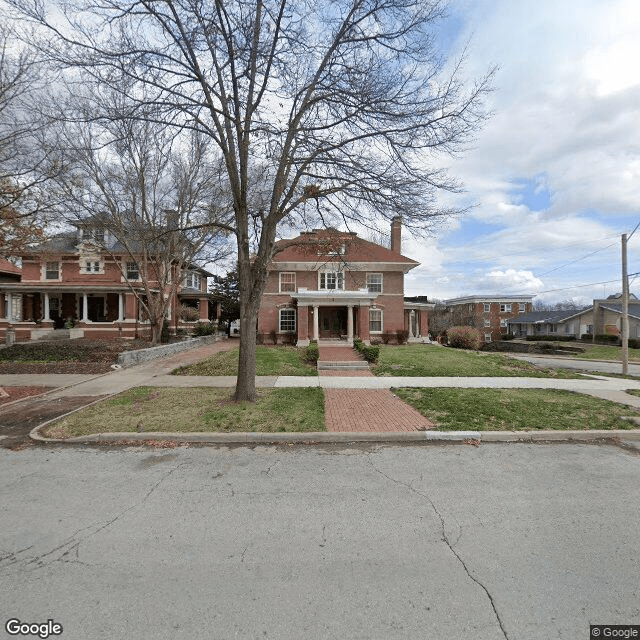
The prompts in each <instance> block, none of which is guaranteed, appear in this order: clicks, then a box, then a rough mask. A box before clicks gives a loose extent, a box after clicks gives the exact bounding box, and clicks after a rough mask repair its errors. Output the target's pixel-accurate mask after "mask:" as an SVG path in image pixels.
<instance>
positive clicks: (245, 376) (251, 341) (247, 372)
mask: <svg viewBox="0 0 640 640" xmlns="http://www.w3.org/2000/svg"><path fill="white" fill-rule="evenodd" d="M257 320H258V307H256V306H255V305H252V304H241V308H240V357H239V359H238V382H237V383H236V392H235V394H234V395H233V399H234V400H235V401H236V402H239V401H241V400H248V401H249V402H255V401H256V399H257V393H256V331H257V328H256V324H257Z"/></svg>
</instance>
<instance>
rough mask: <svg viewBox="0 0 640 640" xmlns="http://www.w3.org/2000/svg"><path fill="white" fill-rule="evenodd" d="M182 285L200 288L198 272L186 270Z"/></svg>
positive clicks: (188, 287) (189, 287)
mask: <svg viewBox="0 0 640 640" xmlns="http://www.w3.org/2000/svg"><path fill="white" fill-rule="evenodd" d="M184 286H185V287H186V288H187V289H197V290H198V291H199V290H200V274H199V273H194V272H193V271H189V272H187V275H186V277H185V279H184Z"/></svg>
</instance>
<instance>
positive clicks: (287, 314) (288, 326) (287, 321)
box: [280, 309, 296, 333]
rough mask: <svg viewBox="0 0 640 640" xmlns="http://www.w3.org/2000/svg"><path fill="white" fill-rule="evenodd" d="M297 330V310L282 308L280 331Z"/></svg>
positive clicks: (290, 331)
mask: <svg viewBox="0 0 640 640" xmlns="http://www.w3.org/2000/svg"><path fill="white" fill-rule="evenodd" d="M295 330H296V310H295V309H280V333H294V332H295Z"/></svg>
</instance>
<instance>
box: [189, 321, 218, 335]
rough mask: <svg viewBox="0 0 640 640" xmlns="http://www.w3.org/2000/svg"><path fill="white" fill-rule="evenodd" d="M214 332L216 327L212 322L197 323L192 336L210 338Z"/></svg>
mask: <svg viewBox="0 0 640 640" xmlns="http://www.w3.org/2000/svg"><path fill="white" fill-rule="evenodd" d="M215 332H216V325H215V324H213V322H198V324H197V325H196V326H195V327H194V328H193V332H192V333H193V335H194V336H211V335H213V334H214V333H215Z"/></svg>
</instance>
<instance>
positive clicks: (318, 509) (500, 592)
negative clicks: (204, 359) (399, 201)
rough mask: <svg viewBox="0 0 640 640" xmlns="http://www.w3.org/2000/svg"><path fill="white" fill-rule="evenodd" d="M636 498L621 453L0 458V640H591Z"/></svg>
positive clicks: (623, 571)
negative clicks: (13, 625) (24, 637)
mask: <svg viewBox="0 0 640 640" xmlns="http://www.w3.org/2000/svg"><path fill="white" fill-rule="evenodd" d="M639 502H640V455H638V454H637V453H634V452H632V451H626V450H624V449H622V448H619V447H615V446H596V445H576V444H573V445H570V444H557V445H527V444H518V445H498V444H494V445H485V444H483V445H481V446H479V447H475V446H471V445H439V446H414V447H406V446H398V447H382V446H375V447H374V446H370V447H366V446H361V447H357V446H350V447H336V446H333V447H328V446H327V447H324V448H321V447H274V446H268V447H256V448H248V447H239V448H225V447H222V448H213V447H210V448H178V449H173V450H162V451H153V450H150V449H145V448H121V447H119V448H108V447H95V448H90V447H55V448H54V447H42V446H39V447H28V448H25V449H23V450H19V451H10V450H6V449H0V514H1V515H0V517H1V520H2V526H1V527H0V558H1V560H0V583H1V584H2V589H1V590H0V612H1V613H2V617H3V620H2V626H3V633H4V636H2V637H16V636H9V634H8V633H7V632H6V631H4V624H5V622H6V620H9V619H10V618H14V619H18V620H20V621H21V622H28V623H36V622H46V621H47V620H48V619H51V620H53V621H54V622H55V623H58V624H60V625H62V627H63V633H62V635H61V636H59V637H61V638H62V639H63V640H81V639H82V640H94V639H95V640H97V639H100V640H103V639H105V638H109V639H113V638H127V639H134V640H135V639H138V638H143V639H146V638H149V639H152V638H153V639H154V640H158V639H164V638H166V639H167V640H168V639H174V638H188V639H190V640H191V639H193V638H214V639H225V640H226V639H228V638H243V639H244V638H284V639H288V638H291V639H294V638H295V639H296V640H299V639H301V638H305V639H306V638H336V639H338V638H339V639H340V640H343V639H345V638H350V639H351V638H355V639H365V638H366V639H371V638H375V639H381V640H392V639H395V638H411V639H413V638H416V639H418V638H419V639H423V638H437V639H446V638H455V639H456V640H461V639H467V638H468V639H470V640H500V639H504V638H508V639H509V640H544V639H549V640H562V639H567V640H580V639H582V638H584V639H585V640H586V639H587V638H588V637H589V624H590V623H591V624H605V623H606V624H630V623H636V624H638V623H640V580H638V575H639V574H640V545H639V544H638V531H640V511H639V510H638V503H639ZM33 637H35V636H33ZM52 637H53V636H52Z"/></svg>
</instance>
